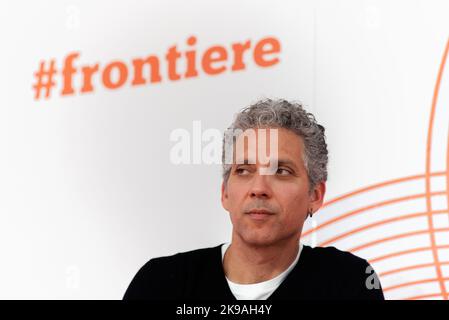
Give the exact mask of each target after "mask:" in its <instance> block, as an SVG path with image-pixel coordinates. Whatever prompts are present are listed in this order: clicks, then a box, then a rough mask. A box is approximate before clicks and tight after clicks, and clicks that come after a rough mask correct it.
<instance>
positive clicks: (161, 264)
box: [141, 244, 221, 273]
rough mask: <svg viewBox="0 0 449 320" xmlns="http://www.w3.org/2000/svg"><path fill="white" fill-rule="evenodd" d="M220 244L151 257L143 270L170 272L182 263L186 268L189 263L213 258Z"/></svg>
mask: <svg viewBox="0 0 449 320" xmlns="http://www.w3.org/2000/svg"><path fill="white" fill-rule="evenodd" d="M220 246H221V244H220V245H218V246H214V247H205V248H198V249H193V250H188V251H181V252H177V253H175V254H171V255H165V256H159V257H154V258H151V259H149V260H148V261H147V262H146V263H145V264H144V265H143V266H142V268H141V271H142V272H146V271H148V270H150V269H151V270H152V271H156V270H160V271H161V272H165V273H167V272H170V271H175V269H178V268H177V267H178V266H179V265H182V267H183V269H185V268H186V267H187V266H188V265H198V264H201V263H204V262H205V261H208V260H209V259H211V258H212V257H213V256H214V255H216V253H217V252H218V251H219V250H220V248H219V247H220Z"/></svg>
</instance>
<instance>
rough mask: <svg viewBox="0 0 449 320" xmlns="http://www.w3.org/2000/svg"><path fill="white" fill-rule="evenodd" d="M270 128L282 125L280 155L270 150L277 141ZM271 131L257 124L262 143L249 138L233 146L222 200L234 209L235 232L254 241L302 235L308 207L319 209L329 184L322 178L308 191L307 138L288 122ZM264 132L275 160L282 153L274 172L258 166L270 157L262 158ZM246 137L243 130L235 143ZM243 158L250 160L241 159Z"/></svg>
mask: <svg viewBox="0 0 449 320" xmlns="http://www.w3.org/2000/svg"><path fill="white" fill-rule="evenodd" d="M270 130H277V155H276V156H275V159H274V158H273V157H272V156H271V155H273V154H275V152H273V151H275V150H270V147H271V148H273V145H274V146H276V144H273V142H274V141H271V142H270V135H269V134H268V133H269V131H270ZM266 131H267V133H266V134H265V132H262V131H261V130H257V129H255V132H256V134H255V139H256V140H257V143H254V144H251V143H246V144H245V145H244V147H243V148H241V149H239V150H240V151H239V150H237V149H238V148H237V149H234V160H235V161H234V162H235V163H233V164H232V168H231V172H230V175H229V179H228V181H227V185H225V184H224V183H223V185H222V204H223V207H224V208H225V209H226V210H227V211H228V212H229V213H230V217H231V221H232V224H233V233H234V235H235V236H238V237H240V238H241V239H242V240H243V241H244V242H246V243H248V244H252V245H270V244H273V243H276V242H279V241H282V240H286V239H288V238H291V237H298V238H299V236H300V234H301V231H302V226H303V223H304V220H305V219H306V217H307V212H308V209H309V208H313V209H314V211H316V210H318V208H319V207H320V206H321V204H322V202H323V197H324V192H325V184H324V183H320V184H319V185H318V186H317V187H316V188H315V189H314V190H313V192H312V193H309V180H308V176H307V172H306V169H305V167H304V163H303V142H302V138H301V137H299V136H298V135H296V134H295V133H294V132H292V131H290V130H287V129H283V128H279V129H273V128H272V129H267V130H266ZM263 136H265V140H266V141H264V143H266V146H265V148H266V153H265V154H266V155H267V156H269V157H270V158H269V159H270V163H271V164H272V163H276V159H277V169H276V167H275V170H274V172H273V174H261V173H262V171H260V170H259V169H261V168H262V170H263V169H264V168H265V170H266V168H267V167H268V163H267V162H266V161H265V160H264V161H259V160H260V159H261V158H260V157H259V156H257V155H258V151H259V146H260V145H259V140H260V139H261V137H263ZM242 137H243V135H240V136H239V138H238V139H237V143H236V145H238V144H239V139H243V138H242ZM272 140H273V139H272ZM261 141H263V140H261ZM240 142H241V141H240ZM262 146H263V144H262ZM242 150H243V152H242ZM263 152H265V150H263V151H262V153H263ZM253 155H256V158H253ZM242 159H244V160H246V162H249V163H242V161H241V160H242Z"/></svg>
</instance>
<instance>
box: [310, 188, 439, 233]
mask: <svg viewBox="0 0 449 320" xmlns="http://www.w3.org/2000/svg"><path fill="white" fill-rule="evenodd" d="M431 195H432V196H438V195H446V191H438V192H433V193H431ZM424 197H426V194H425V193H419V194H414V195H411V196H404V197H399V198H394V199H389V200H385V201H381V202H378V203H374V204H371V205H369V206H366V207H362V208H359V209H356V210H353V211H349V212H347V213H345V214H342V215H340V216H337V217H335V218H332V219H330V220H328V221H326V222H323V223H321V224H319V225H318V226H316V227H315V228H311V229H309V230H307V231H306V232H304V233H303V236H307V235H309V234H310V233H312V232H315V231H317V230H320V229H322V228H324V227H326V226H328V225H330V224H333V223H335V222H337V221H340V220H343V219H345V218H347V217H350V216H353V215H356V214H359V213H362V212H364V211H367V210H371V209H374V208H380V207H383V206H386V205H389V204H392V203H397V202H402V201H407V200H413V199H419V198H424Z"/></svg>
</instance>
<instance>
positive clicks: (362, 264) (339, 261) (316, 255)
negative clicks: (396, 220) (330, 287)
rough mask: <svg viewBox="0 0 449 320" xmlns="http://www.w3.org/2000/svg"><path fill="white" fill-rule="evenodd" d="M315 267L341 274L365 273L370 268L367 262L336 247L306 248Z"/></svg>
mask: <svg viewBox="0 0 449 320" xmlns="http://www.w3.org/2000/svg"><path fill="white" fill-rule="evenodd" d="M304 247H305V249H306V251H308V255H309V256H310V260H311V261H312V262H313V267H314V268H317V269H320V270H329V269H332V270H333V271H338V272H341V273H353V272H363V273H365V272H366V270H367V268H369V267H370V265H369V263H368V261H367V260H365V259H363V258H361V257H359V256H357V255H355V254H353V253H351V252H349V251H344V250H340V249H337V248H335V247H309V246H304Z"/></svg>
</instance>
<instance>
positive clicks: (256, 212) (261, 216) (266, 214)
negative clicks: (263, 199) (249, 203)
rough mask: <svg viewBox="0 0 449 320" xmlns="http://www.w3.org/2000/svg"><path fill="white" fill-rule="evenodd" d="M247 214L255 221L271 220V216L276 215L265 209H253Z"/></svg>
mask: <svg viewBox="0 0 449 320" xmlns="http://www.w3.org/2000/svg"><path fill="white" fill-rule="evenodd" d="M247 214H248V215H249V216H250V217H251V218H252V219H254V220H265V219H268V218H270V216H272V215H274V213H273V212H270V211H268V210H265V209H253V210H250V211H248V212H247Z"/></svg>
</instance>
